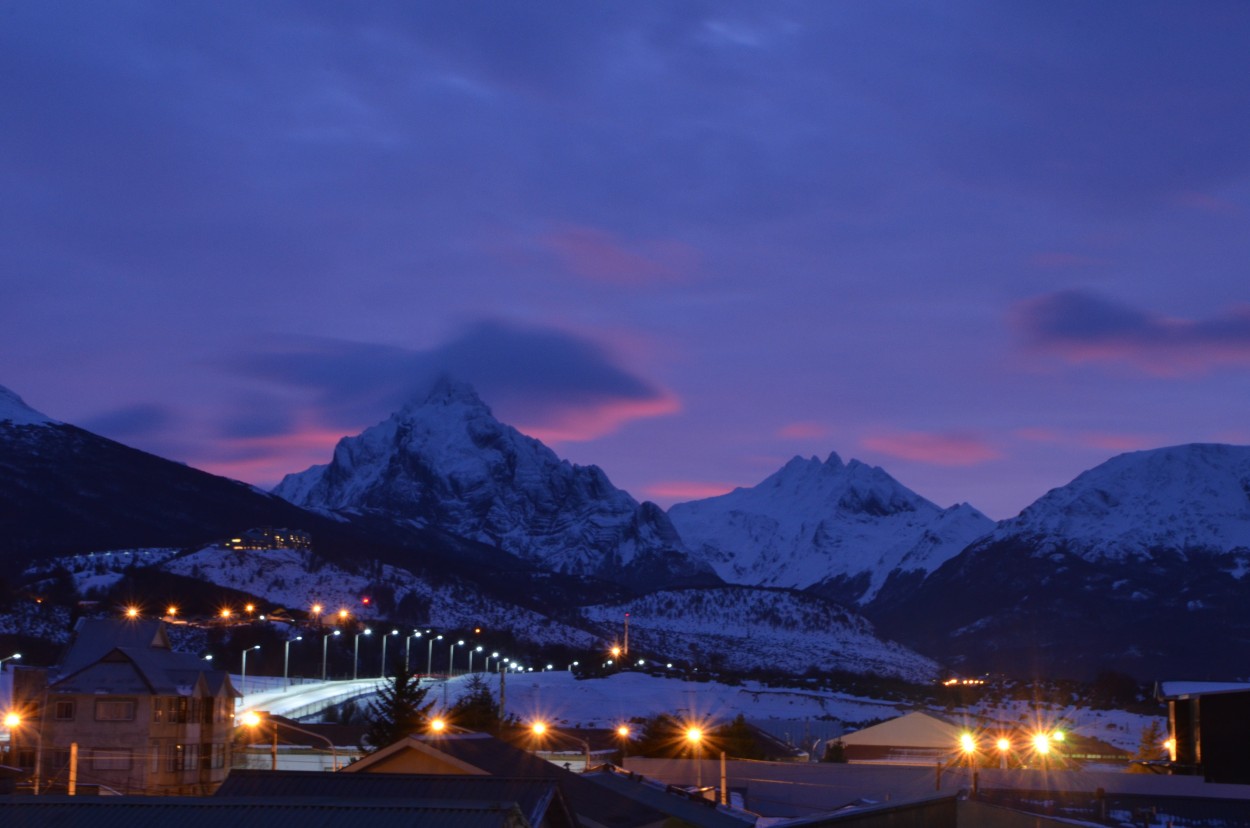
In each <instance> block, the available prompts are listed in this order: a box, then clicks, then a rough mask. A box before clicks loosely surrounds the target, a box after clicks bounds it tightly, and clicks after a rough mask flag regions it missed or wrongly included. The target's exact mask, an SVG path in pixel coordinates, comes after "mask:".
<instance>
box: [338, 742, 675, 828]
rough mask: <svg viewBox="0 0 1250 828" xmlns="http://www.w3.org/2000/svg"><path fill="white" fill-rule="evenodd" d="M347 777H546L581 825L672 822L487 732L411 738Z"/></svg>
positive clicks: (614, 827)
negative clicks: (428, 775)
mask: <svg viewBox="0 0 1250 828" xmlns="http://www.w3.org/2000/svg"><path fill="white" fill-rule="evenodd" d="M341 773H406V774H451V775H468V776H500V777H509V778H518V779H543V780H550V781H553V782H555V783H556V784H558V785H559V787H560V790H561V792H562V793H563V795H564V798H565V799H566V800H567V801H568V803H569V807H570V808H571V809H572V810H573V813H574V814H576V816H577V820H578V822H579V823H581V824H582V825H584V826H586V827H587V828H659V826H661V825H664V824H665V823H666V821H667V820H669V819H670V818H671V815H670V814H668V813H665V812H663V811H660V810H658V809H656V808H654V807H651V806H649V805H646V804H644V803H641V802H636V801H634V800H633V799H630V798H629V797H626V796H622V795H621V794H618V793H615V792H614V791H611V790H608V789H606V788H603V787H601V786H599V785H596V784H595V783H593V782H590V781H588V780H586V779H583V778H582V777H581V776H579V775H578V774H575V773H572V772H570V771H567V770H565V769H564V768H561V767H558V766H556V765H553V764H552V763H550V762H546V761H544V760H542V759H539V758H538V757H537V756H534V755H533V754H531V753H529V752H528V751H525V750H522V749H520V748H518V747H514V746H512V745H510V744H508V743H507V742H504V741H502V740H500V739H496V738H495V737H493V736H489V735H487V734H485V733H453V734H440V735H437V736H435V735H428V736H427V735H421V736H418V735H412V736H408V737H407V738H405V739H401V740H399V741H398V742H395V743H394V744H392V745H388V746H387V747H384V748H382V749H381V750H379V751H377V752H375V753H371V754H369V755H368V756H366V757H365V758H364V759H361V760H360V761H358V762H354V763H352V764H350V765H348V766H347V767H346V768H344V769H343V770H342V771H341Z"/></svg>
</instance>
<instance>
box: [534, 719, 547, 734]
mask: <svg viewBox="0 0 1250 828" xmlns="http://www.w3.org/2000/svg"><path fill="white" fill-rule="evenodd" d="M532 730H533V731H534V735H535V736H541V735H543V734H544V733H546V732H547V725H545V724H544V723H542V722H534V726H533V728H532Z"/></svg>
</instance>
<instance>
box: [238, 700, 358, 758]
mask: <svg viewBox="0 0 1250 828" xmlns="http://www.w3.org/2000/svg"><path fill="white" fill-rule="evenodd" d="M241 720H242V722H243V724H245V725H247V726H248V727H251V728H258V727H260V723H261V722H263V721H268V722H269V724H270V725H272V727H273V749H272V751H271V753H270V763H271V764H270V770H277V769H278V728H279V727H285V728H286V729H287V730H294V731H295V732H296V733H303V734H304V735H305V736H312V737H313V738H314V739H320V740H321V741H323V742H325V743H326V745H327V746H328V747H329V748H330V756H331V757H332V760H333V762H334V769H335V770H338V769H339V752H338V750H336V749H335V747H334V742H331V741H330V739H329V738H328V737H326V736H322V735H321V734H320V733H313V732H312V731H311V730H304V728H302V727H296V726H295V725H293V724H289V723H287V722H279V721H278V720H276V719H274V718H273V717H272V716H270V715H269V714H268V713H265V714H263V715H262V714H260V713H257V712H256V711H255V710H249V711H247V712H246V713H244V714H243V716H242V719H241Z"/></svg>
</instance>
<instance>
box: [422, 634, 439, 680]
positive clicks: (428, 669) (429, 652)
mask: <svg viewBox="0 0 1250 828" xmlns="http://www.w3.org/2000/svg"><path fill="white" fill-rule="evenodd" d="M426 635H429V631H428V630H427V631H426ZM442 640H443V637H442V636H441V635H440V636H438V637H437V638H431V639H430V646H429V647H427V648H426V653H425V674H426V675H427V676H428V675H430V674H432V673H433V672H434V642H435V641H442Z"/></svg>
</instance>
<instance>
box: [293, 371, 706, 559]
mask: <svg viewBox="0 0 1250 828" xmlns="http://www.w3.org/2000/svg"><path fill="white" fill-rule="evenodd" d="M274 493H275V494H277V495H279V496H281V497H283V498H286V499H287V500H290V501H291V502H292V503H295V504H296V505H300V506H304V507H306V508H313V509H318V510H323V511H339V512H362V513H370V514H373V515H379V516H383V517H387V518H391V519H395V520H400V521H405V522H410V523H416V524H417V525H421V526H430V527H434V528H438V529H440V530H443V531H447V532H450V533H452V534H455V535H459V536H461V537H465V538H468V539H470V540H474V541H478V542H481V543H486V544H489V545H491V546H496V547H499V548H501V549H504V550H505V551H507V552H510V553H512V554H514V555H517V556H518V557H522V558H525V559H527V560H530V561H533V562H535V563H537V564H539V565H540V566H543V567H545V568H550V569H554V570H556V571H560V572H566V573H570V574H577V575H596V576H602V577H612V578H618V579H624V580H632V579H637V580H638V581H639V582H642V581H645V580H647V579H652V580H657V581H663V580H665V579H672V578H677V579H679V580H680V579H684V578H693V579H694V580H703V581H715V580H716V579H715V576H714V575H712V574H711V569H710V568H709V567H706V566H705V565H702V564H699V563H696V562H694V561H692V560H691V559H690V558H689V556H688V554H687V552H686V550H685V547H684V546H683V544H682V542H681V539H680V538H679V537H678V535H677V532H676V530H674V529H673V527H672V524H671V522H670V521H669V519H668V516H667V515H665V514H664V513H663V512H662V511H660V510H659V509H658V508H656V507H654V506H651V507H650V508H648V504H639V503H638V502H637V501H635V500H634V499H633V498H632V497H630V496H629V494H628V493H626V492H624V491H622V490H620V489H618V488H616V487H615V486H613V485H612V483H611V481H609V480H608V477H607V475H606V474H604V473H603V471H602V470H601V469H599V468H598V467H597V466H577V465H574V464H572V463H569V462H568V461H566V460H562V459H561V458H559V457H558V456H557V455H556V454H555V452H553V451H552V450H551V449H550V448H548V447H547V446H545V445H543V443H541V442H540V441H538V440H536V439H534V438H532V437H528V436H526V435H524V434H522V433H520V432H519V431H517V430H516V429H515V428H513V427H512V426H509V425H506V424H504V423H501V422H499V421H498V420H497V419H495V417H494V415H492V414H491V412H490V409H489V408H488V407H487V406H486V404H485V403H483V402H482V401H481V399H480V398H479V397H478V395H477V393H476V392H475V391H474V390H473V388H472V387H471V386H469V385H467V384H465V383H460V382H455V381H453V380H450V379H443V380H440V381H439V382H438V383H436V384H435V386H434V388H433V389H432V390H431V392H430V393H429V394H428V395H427V396H426V397H425V398H424V399H422V400H421V401H419V402H416V403H413V404H410V405H408V406H405V407H404V408H403V409H402V410H401V411H399V412H397V413H396V414H394V415H392V416H391V417H390V418H389V419H387V420H386V421H384V422H382V423H379V424H378V425H376V426H373V427H371V428H368V429H366V430H365V431H364V432H362V433H361V434H359V435H356V436H354V437H345V438H343V439H342V440H340V441H339V443H338V445H337V446H336V447H335V449H334V457H333V460H332V461H331V462H330V463H329V464H328V465H325V466H314V467H313V468H310V469H308V470H307V471H304V472H300V473H298V474H291V475H287V477H286V478H285V479H283V481H282V482H281V483H280V484H278V486H277V488H275V489H274Z"/></svg>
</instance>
